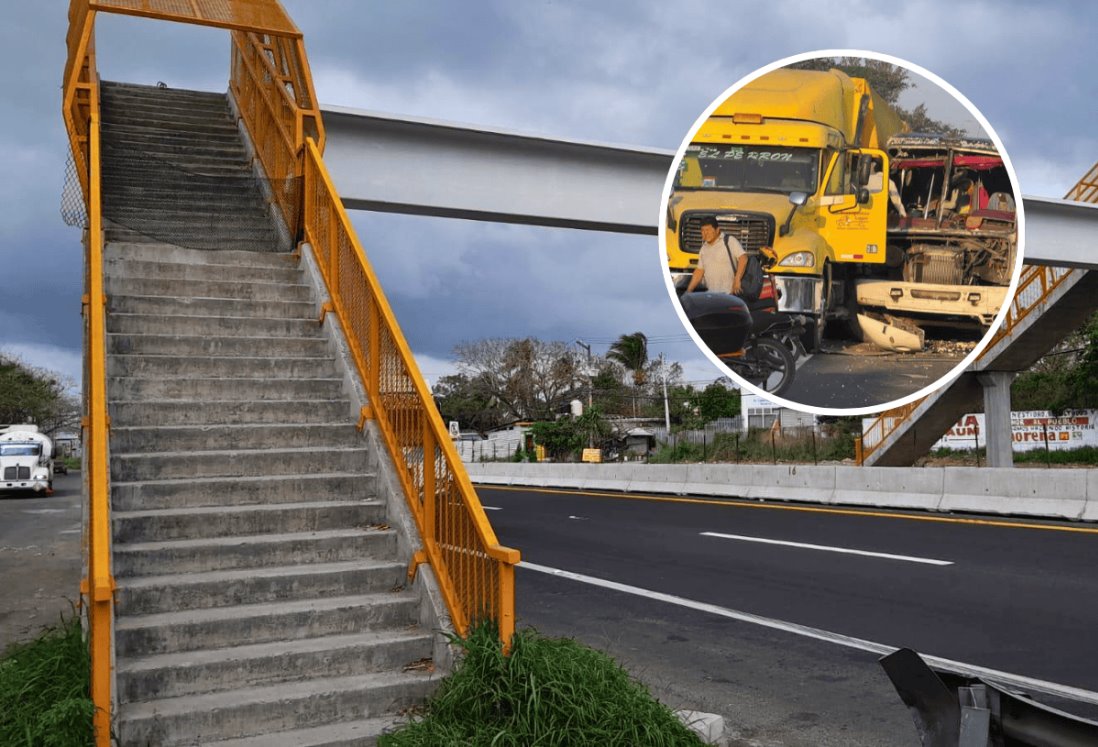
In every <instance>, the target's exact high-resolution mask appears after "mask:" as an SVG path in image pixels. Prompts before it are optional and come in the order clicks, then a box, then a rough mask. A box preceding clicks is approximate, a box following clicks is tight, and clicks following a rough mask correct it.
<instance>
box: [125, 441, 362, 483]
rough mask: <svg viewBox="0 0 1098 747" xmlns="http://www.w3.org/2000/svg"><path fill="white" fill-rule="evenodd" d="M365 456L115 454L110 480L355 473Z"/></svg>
mask: <svg viewBox="0 0 1098 747" xmlns="http://www.w3.org/2000/svg"><path fill="white" fill-rule="evenodd" d="M366 456H367V450H366V449H365V448H362V447H357V448H348V447H342V448H329V447H325V448H304V449H261V450H255V451H250V450H247V449H241V450H236V451H166V452H161V453H157V454H112V455H111V479H112V480H119V481H121V482H140V481H143V480H169V479H175V478H193V477H256V476H259V475H307V474H311V473H315V472H355V471H358V470H365V469H366V466H367V461H366Z"/></svg>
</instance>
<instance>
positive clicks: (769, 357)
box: [744, 337, 797, 396]
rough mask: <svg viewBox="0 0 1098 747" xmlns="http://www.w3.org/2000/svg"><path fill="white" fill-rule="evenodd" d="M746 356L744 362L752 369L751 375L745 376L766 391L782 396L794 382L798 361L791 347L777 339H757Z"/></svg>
mask: <svg viewBox="0 0 1098 747" xmlns="http://www.w3.org/2000/svg"><path fill="white" fill-rule="evenodd" d="M745 358H746V359H747V360H745V361H744V362H745V363H748V364H749V365H750V368H751V369H752V371H751V375H750V376H745V378H746V379H747V380H748V381H750V382H751V383H752V384H754V385H755V386H757V387H759V388H760V389H762V390H763V391H764V392H768V393H770V394H776V395H779V396H780V395H782V394H783V393H784V392H785V391H786V390H787V389H788V388H789V387H790V385H791V384H792V383H793V377H794V376H795V375H796V372H797V363H796V361H795V360H793V354H792V353H790V352H789V348H787V347H786V346H785V345H783V344H782V343H780V342H778V341H777V340H775V339H773V338H770V337H760V338H758V339H756V340H755V341H754V343H753V344H752V346H751V350H750V351H748V352H747V354H746V355H745Z"/></svg>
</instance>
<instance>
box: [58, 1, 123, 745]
mask: <svg viewBox="0 0 1098 747" xmlns="http://www.w3.org/2000/svg"><path fill="white" fill-rule="evenodd" d="M94 18H95V12H94V11H91V10H89V8H88V3H87V1H86V0H74V2H73V3H72V5H71V6H70V8H69V22H70V25H69V34H68V39H67V44H68V49H69V56H68V59H67V61H66V64H65V71H64V79H63V93H62V116H63V117H64V120H65V125H66V130H67V131H68V135H69V145H70V147H71V148H72V156H73V162H74V164H75V166H76V173H77V176H78V178H79V179H80V186H81V188H82V190H83V194H84V202H85V207H86V210H87V216H88V225H87V236H86V238H85V248H86V251H85V256H84V298H83V311H84V346H85V347H84V361H85V365H84V387H83V397H84V413H85V415H84V418H83V428H84V437H83V442H84V450H85V455H86V457H85V458H86V469H85V475H86V476H85V481H86V489H87V495H88V511H87V515H88V521H87V523H86V525H85V533H84V551H85V562H84V567H85V570H86V573H87V575H86V576H85V577H84V579H83V580H82V581H81V583H80V597H81V604H82V605H83V606H84V607H85V608H86V610H87V615H88V619H87V624H88V631H87V632H88V641H89V653H90V655H91V669H92V671H91V696H92V701H93V702H94V703H95V717H94V721H93V723H94V727H95V738H96V744H98V745H101V746H103V747H106V745H109V744H110V737H111V698H112V694H111V656H112V654H111V645H112V642H113V640H114V635H113V630H112V626H113V619H114V589H115V584H114V577H113V575H112V573H111V531H110V521H111V519H110V459H109V452H108V448H109V445H108V442H107V438H108V435H107V433H108V426H109V418H108V416H107V369H106V318H105V312H106V308H105V307H106V297H105V296H104V294H103V226H102V205H101V195H102V191H101V177H100V164H99V79H98V76H97V75H96V68H95V34H94Z"/></svg>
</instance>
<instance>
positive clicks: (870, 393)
mask: <svg viewBox="0 0 1098 747" xmlns="http://www.w3.org/2000/svg"><path fill="white" fill-rule="evenodd" d="M829 343H830V341H829ZM859 347H861V346H859ZM831 349H833V350H835V351H836V352H824V353H817V354H815V355H812V356H810V357H808V358H806V359H802V360H803V362H800V361H799V363H800V364H801V365H799V366H798V368H797V375H796V376H795V377H794V379H793V383H792V384H791V385H790V387H789V389H787V390H786V391H785V393H784V394H782V397H784V398H785V399H788V400H790V401H791V402H797V403H799V404H802V405H812V406H814V407H834V408H852V407H873V406H876V405H880V404H884V403H885V402H892V401H894V400H897V399H900V398H902V397H906V396H907V395H909V394H912V393H914V392H917V391H919V390H920V389H922V388H923V387H925V386H929V385H931V384H933V383H934V382H935V381H937V380H938V379H940V378H941V377H943V376H945V375H946V374H947V373H949V372H950V371H952V370H953V367H954V366H956V365H957V364H958V363H959V362H960V361H961V359H962V358H963V356H958V357H955V358H954V357H943V356H939V355H933V354H930V353H886V352H883V351H873V352H869V353H867V352H865V351H862V352H852V351H843V349H842V348H841V347H837V346H834V345H831Z"/></svg>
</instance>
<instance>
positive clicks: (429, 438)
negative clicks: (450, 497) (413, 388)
mask: <svg viewBox="0 0 1098 747" xmlns="http://www.w3.org/2000/svg"><path fill="white" fill-rule="evenodd" d="M422 439H423V509H422V510H423V542H424V544H426V543H430V544H434V543H435V541H436V537H437V532H436V526H435V510H436V501H437V500H438V497H437V496H436V495H435V487H436V486H435V437H434V434H433V433H432V432H431V421H430V419H428V418H423V435H422Z"/></svg>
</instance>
